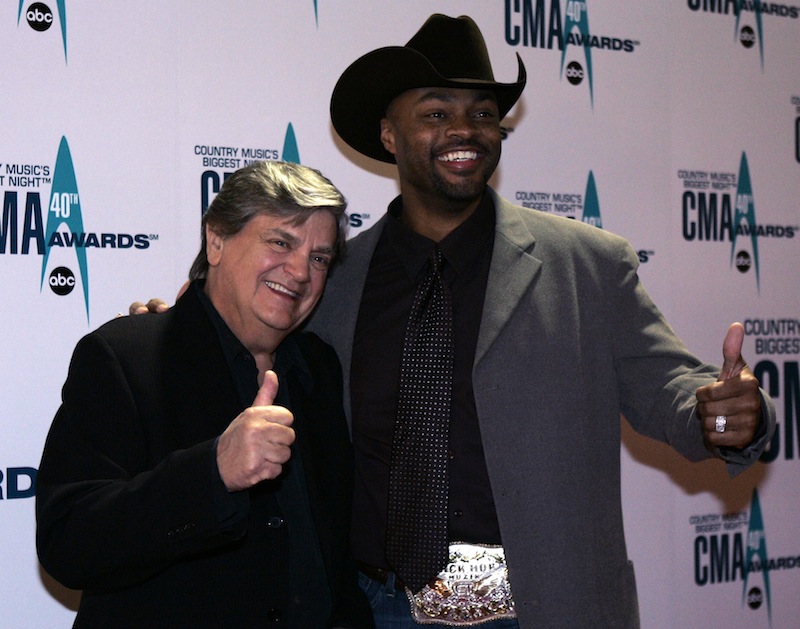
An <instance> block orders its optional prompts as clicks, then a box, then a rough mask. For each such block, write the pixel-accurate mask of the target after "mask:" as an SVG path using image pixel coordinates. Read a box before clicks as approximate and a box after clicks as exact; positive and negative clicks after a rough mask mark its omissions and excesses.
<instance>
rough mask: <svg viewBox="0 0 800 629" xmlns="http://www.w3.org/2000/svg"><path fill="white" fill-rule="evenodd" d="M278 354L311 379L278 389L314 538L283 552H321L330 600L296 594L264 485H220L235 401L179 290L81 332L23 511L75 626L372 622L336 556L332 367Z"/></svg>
mask: <svg viewBox="0 0 800 629" xmlns="http://www.w3.org/2000/svg"><path fill="white" fill-rule="evenodd" d="M284 343H293V344H296V348H298V349H299V351H300V352H301V354H302V356H303V358H304V359H305V362H306V363H307V366H308V368H309V369H308V371H307V372H303V371H302V370H299V369H294V370H290V372H289V373H288V374H286V375H285V376H284V378H283V379H282V381H281V383H280V386H281V388H283V387H288V395H289V399H290V400H291V406H292V408H291V410H292V412H293V414H294V417H295V420H294V424H293V427H294V429H295V431H296V434H297V439H296V442H295V445H294V446H293V452H294V457H296V458H297V457H299V458H300V459H301V460H302V469H303V472H304V474H303V481H304V484H305V487H306V488H307V495H308V503H309V504H310V511H311V519H312V521H313V526H314V529H315V531H316V538H317V540H318V543H312V542H313V541H314V540H310V541H309V543H308V544H307V545H306V546H304V547H302V548H299V549H298V548H296V547H295V552H297V551H298V550H299V551H300V552H308V553H320V554H321V559H322V563H323V564H324V567H325V574H324V575H323V581H324V582H326V583H327V585H328V590H329V593H330V600H331V603H332V604H331V605H330V606H328V605H325V604H324V603H319V601H320V600H323V599H325V598H326V597H325V596H323V597H320V596H317V595H316V594H315V593H314V592H303V591H302V590H299V589H298V588H297V587H295V585H296V583H297V579H298V577H299V578H301V579H302V578H303V577H304V576H306V575H298V574H295V573H293V572H292V568H293V566H291V565H290V563H289V536H288V532H287V529H288V525H291V522H289V523H288V525H287V522H286V520H285V519H284V517H283V510H282V508H281V505H280V502H279V500H278V499H277V498H276V492H275V483H276V482H278V481H267V482H265V483H261V484H260V485H259V486H257V487H256V488H254V489H252V490H250V491H249V492H239V493H237V494H228V492H226V491H225V490H224V485H222V481H221V479H220V477H219V473H218V470H217V466H216V458H215V456H216V450H215V440H216V437H217V436H218V435H220V434H221V433H222V432H223V431H224V429H225V428H226V427H227V425H228V424H229V423H230V422H231V421H232V420H233V419H234V418H235V417H236V416H237V415H238V414H239V413H240V412H241V411H242V409H243V404H242V402H241V400H240V398H239V396H238V394H237V390H236V387H235V383H234V381H233V378H232V376H231V373H230V369H229V367H228V365H227V363H226V361H225V358H224V355H223V352H222V348H221V345H220V342H219V337H218V335H217V333H216V331H215V329H214V327H213V325H212V324H211V321H210V320H209V318H208V315H207V313H206V312H205V311H204V309H203V305H202V304H201V303H200V300H199V298H198V296H197V295H196V294H195V291H194V290H188V291H186V293H185V294H184V296H183V297H182V298H181V299H180V300H179V301H178V303H177V304H176V305H175V307H174V308H172V309H171V310H170V312H168V313H167V314H165V315H161V316H155V317H151V316H139V317H128V318H120V319H116V320H114V321H111V322H109V323H107V324H105V325H103V326H102V327H101V328H99V329H98V330H96V331H95V332H92V333H90V334H88V335H87V336H85V337H84V338H83V339H81V341H80V342H79V343H78V345H77V347H76V349H75V352H74V355H73V358H72V362H71V364H70V369H69V374H68V377H67V381H66V383H65V385H64V389H63V392H62V399H63V402H62V405H61V407H60V409H59V410H58V413H57V414H56V417H55V419H54V421H53V425H52V427H51V429H50V434H49V435H48V438H47V442H46V445H45V449H44V454H43V457H42V462H41V465H40V468H39V474H38V477H37V504H36V513H37V549H38V552H39V559H40V561H41V563H42V565H43V567H44V568H45V569H46V570H47V571H48V572H49V573H50V574H51V575H52V576H53V577H55V578H56V579H57V580H59V581H60V582H61V583H63V584H64V585H66V586H68V587H71V588H76V589H82V590H84V593H83V597H82V601H81V606H80V609H79V611H78V616H77V619H76V623H75V626H76V627H103V628H108V627H115V628H120V627H148V628H153V627H159V628H161V627H181V628H189V627H192V628H194V627H223V626H224V627H237V629H238V628H244V627H299V626H300V625H299V624H298V621H296V620H294V621H293V620H292V617H293V612H292V606H293V605H294V608H295V609H297V608H298V607H299V608H302V609H305V610H306V611H307V610H308V609H314V608H315V607H314V606H316V607H317V608H318V609H319V612H318V614H319V616H320V617H319V619H318V620H319V622H318V625H315V626H319V627H329V626H345V627H370V626H372V621H371V617H370V612H369V609H368V607H367V605H366V601H365V600H364V597H363V595H362V593H361V592H360V590H359V589H358V586H357V580H356V571H355V567H354V565H353V563H352V559H351V557H350V555H349V545H348V529H349V519H350V515H351V501H350V492H351V483H352V478H351V477H352V461H351V450H350V444H349V437H348V433H347V427H346V424H345V420H344V416H343V412H342V400H341V390H342V384H341V380H342V378H341V368H340V366H339V362H338V360H337V358H336V355H335V354H334V352H333V351H332V349H331V348H330V347H329V346H328V345H326V344H324V343H322V342H321V341H320V340H319V339H318V338H317V337H316V336H314V335H311V334H307V333H294V334H292V335H290V337H289V338H287V339H286V340H285V341H284ZM309 375H310V377H309ZM317 556H318V555H317ZM298 596H299V597H301V598H302V600H294V601H290V600H289V599H290V598H292V599H294V598H296V597H298ZM309 606H310V607H309ZM330 608H332V611H330ZM328 612H330V616H329V617H324V616H327V615H328ZM302 627H303V629H307V623H306V622H303V623H302Z"/></svg>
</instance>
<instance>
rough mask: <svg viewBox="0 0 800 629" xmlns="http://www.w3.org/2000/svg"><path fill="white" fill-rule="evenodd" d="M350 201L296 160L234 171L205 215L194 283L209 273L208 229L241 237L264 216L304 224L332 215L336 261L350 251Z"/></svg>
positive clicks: (265, 162) (191, 272) (194, 264)
mask: <svg viewBox="0 0 800 629" xmlns="http://www.w3.org/2000/svg"><path fill="white" fill-rule="evenodd" d="M346 209H347V201H346V200H345V198H344V197H343V196H342V193H341V192H339V190H338V189H337V188H336V186H334V185H333V183H331V181H330V180H329V179H328V178H327V177H325V176H324V175H323V174H322V173H320V172H319V171H318V170H314V169H313V168H308V167H307V166H301V165H300V164H294V163H291V162H277V161H264V162H254V163H252V164H250V165H249V166H245V167H244V168H240V169H239V170H237V171H236V172H235V173H233V174H232V175H231V176H230V177H229V178H228V179H226V180H225V183H223V184H222V188H221V189H220V191H219V194H217V196H216V198H215V199H214V200H213V201H212V202H211V205H210V206H209V208H208V210H206V212H205V214H203V221H202V226H201V232H202V244H201V245H200V252H199V253H198V254H197V257H196V258H195V260H194V262H193V263H192V268H191V270H190V271H189V279H190V280H196V279H198V278H202V277H205V276H206V274H207V273H208V258H206V244H207V243H206V226H208V227H210V228H211V229H212V230H213V231H214V232H215V233H217V234H219V235H220V236H222V237H223V238H228V237H230V236H234V235H235V234H237V233H239V231H241V230H242V229H243V228H244V226H245V225H247V223H248V222H249V221H250V220H251V219H253V218H254V217H256V216H258V215H260V214H267V215H269V216H278V217H282V218H288V219H291V221H292V224H295V225H302V224H303V223H304V222H305V221H306V220H307V219H308V217H309V216H311V215H312V214H313V213H314V212H318V211H321V210H322V211H327V212H330V213H331V214H332V215H333V217H334V218H335V219H336V226H337V228H336V240H335V242H334V250H333V253H334V260H335V259H336V258H338V257H339V256H340V255H341V254H342V253H343V249H344V243H345V240H346V238H347V228H348V224H349V220H348V217H347V214H346V212H345V210H346Z"/></svg>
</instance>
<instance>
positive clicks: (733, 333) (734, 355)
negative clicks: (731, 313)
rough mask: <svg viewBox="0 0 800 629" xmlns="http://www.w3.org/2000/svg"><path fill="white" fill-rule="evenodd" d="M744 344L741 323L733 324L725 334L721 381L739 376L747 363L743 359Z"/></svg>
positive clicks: (720, 373) (718, 379)
mask: <svg viewBox="0 0 800 629" xmlns="http://www.w3.org/2000/svg"><path fill="white" fill-rule="evenodd" d="M743 342H744V327H743V326H742V324H741V323H732V324H731V327H729V328H728V332H727V333H726V334H725V340H724V341H723V343H722V359H723V363H722V370H721V371H720V372H719V378H717V381H720V380H728V379H729V378H733V377H734V376H737V375H739V372H740V371H741V370H742V369H744V367H745V365H746V363H745V362H744V358H742V343H743Z"/></svg>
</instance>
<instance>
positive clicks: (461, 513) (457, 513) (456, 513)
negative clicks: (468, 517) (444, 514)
mask: <svg viewBox="0 0 800 629" xmlns="http://www.w3.org/2000/svg"><path fill="white" fill-rule="evenodd" d="M453 515H454V516H456V517H457V518H460V517H461V516H462V515H464V512H463V511H462V510H461V509H456V510H455V511H453Z"/></svg>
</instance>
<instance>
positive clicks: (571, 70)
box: [561, 0, 594, 108]
mask: <svg viewBox="0 0 800 629" xmlns="http://www.w3.org/2000/svg"><path fill="white" fill-rule="evenodd" d="M566 15H567V19H566V22H564V32H563V35H562V38H563V39H562V42H561V78H562V79H563V78H564V64H565V62H566V59H567V47H568V46H569V45H570V44H572V45H577V46H583V52H584V55H585V58H586V70H585V72H584V70H583V68H581V67H580V64H578V63H576V62H572V63H570V64H568V65H567V80H568V81H569V82H570V83H572V84H573V85H577V84H578V83H580V82H581V81H582V80H583V77H584V76H585V77H586V78H587V80H588V81H589V101H590V102H591V104H592V108H594V85H593V81H592V46H591V40H592V37H591V35H590V32H589V12H588V11H587V10H586V2H583V1H579V0H569V1H568V2H567V10H566ZM573 29H576V30H577V31H578V32H577V33H573Z"/></svg>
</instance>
